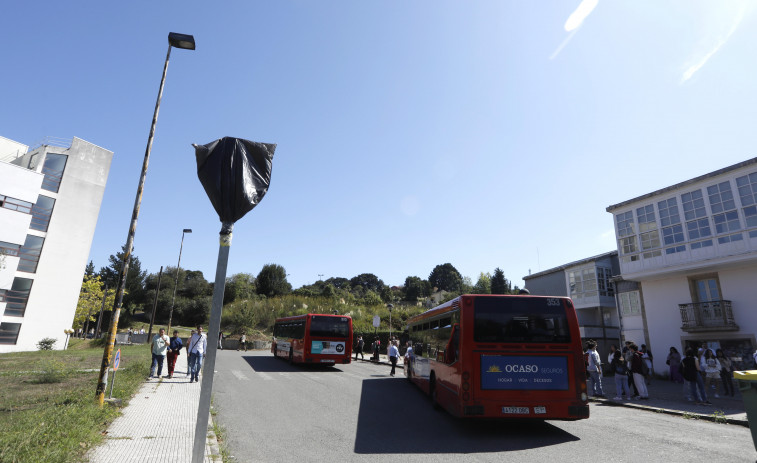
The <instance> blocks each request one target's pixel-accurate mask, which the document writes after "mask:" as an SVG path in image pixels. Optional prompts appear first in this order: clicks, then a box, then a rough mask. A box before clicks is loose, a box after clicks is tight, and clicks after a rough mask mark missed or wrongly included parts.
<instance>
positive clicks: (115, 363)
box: [113, 349, 121, 371]
mask: <svg viewBox="0 0 757 463" xmlns="http://www.w3.org/2000/svg"><path fill="white" fill-rule="evenodd" d="M119 363H121V349H118V351H117V352H116V356H115V357H114V358H113V371H116V370H118V364H119Z"/></svg>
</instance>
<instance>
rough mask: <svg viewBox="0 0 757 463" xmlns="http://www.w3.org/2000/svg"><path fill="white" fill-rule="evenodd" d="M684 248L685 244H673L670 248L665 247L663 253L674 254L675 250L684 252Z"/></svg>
mask: <svg viewBox="0 0 757 463" xmlns="http://www.w3.org/2000/svg"><path fill="white" fill-rule="evenodd" d="M685 250H686V245H685V244H682V245H680V246H673V247H672V248H665V254H675V253H677V252H684V251H685Z"/></svg>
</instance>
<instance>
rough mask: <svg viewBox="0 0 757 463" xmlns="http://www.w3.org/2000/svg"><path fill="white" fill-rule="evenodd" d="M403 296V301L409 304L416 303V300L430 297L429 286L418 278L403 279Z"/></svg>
mask: <svg viewBox="0 0 757 463" xmlns="http://www.w3.org/2000/svg"><path fill="white" fill-rule="evenodd" d="M404 289H405V295H404V297H403V299H404V300H405V301H409V302H417V301H418V299H420V298H424V297H428V296H430V295H431V284H430V283H429V282H428V281H426V280H421V279H420V277H407V278H405V288H404Z"/></svg>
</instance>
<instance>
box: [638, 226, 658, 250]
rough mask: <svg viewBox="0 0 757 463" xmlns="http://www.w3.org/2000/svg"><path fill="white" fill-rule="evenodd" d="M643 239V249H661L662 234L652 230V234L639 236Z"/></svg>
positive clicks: (647, 233)
mask: <svg viewBox="0 0 757 463" xmlns="http://www.w3.org/2000/svg"><path fill="white" fill-rule="evenodd" d="M639 236H640V238H641V249H643V250H647V249H654V248H659V247H660V232H659V231H657V230H652V231H650V232H646V233H642V234H641V235H639Z"/></svg>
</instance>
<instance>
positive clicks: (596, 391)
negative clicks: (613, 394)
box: [586, 341, 605, 397]
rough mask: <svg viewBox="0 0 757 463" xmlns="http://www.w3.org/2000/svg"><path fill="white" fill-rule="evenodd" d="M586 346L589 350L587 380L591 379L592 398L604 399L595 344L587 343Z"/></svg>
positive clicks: (600, 367)
mask: <svg viewBox="0 0 757 463" xmlns="http://www.w3.org/2000/svg"><path fill="white" fill-rule="evenodd" d="M587 346H588V347H589V350H588V351H587V354H589V366H588V367H587V368H586V371H588V372H589V379H591V383H592V385H591V389H592V395H593V396H594V397H604V396H605V393H604V391H603V390H602V364H601V361H600V360H599V354H598V353H597V343H596V342H594V341H589V342H588V344H587Z"/></svg>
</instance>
